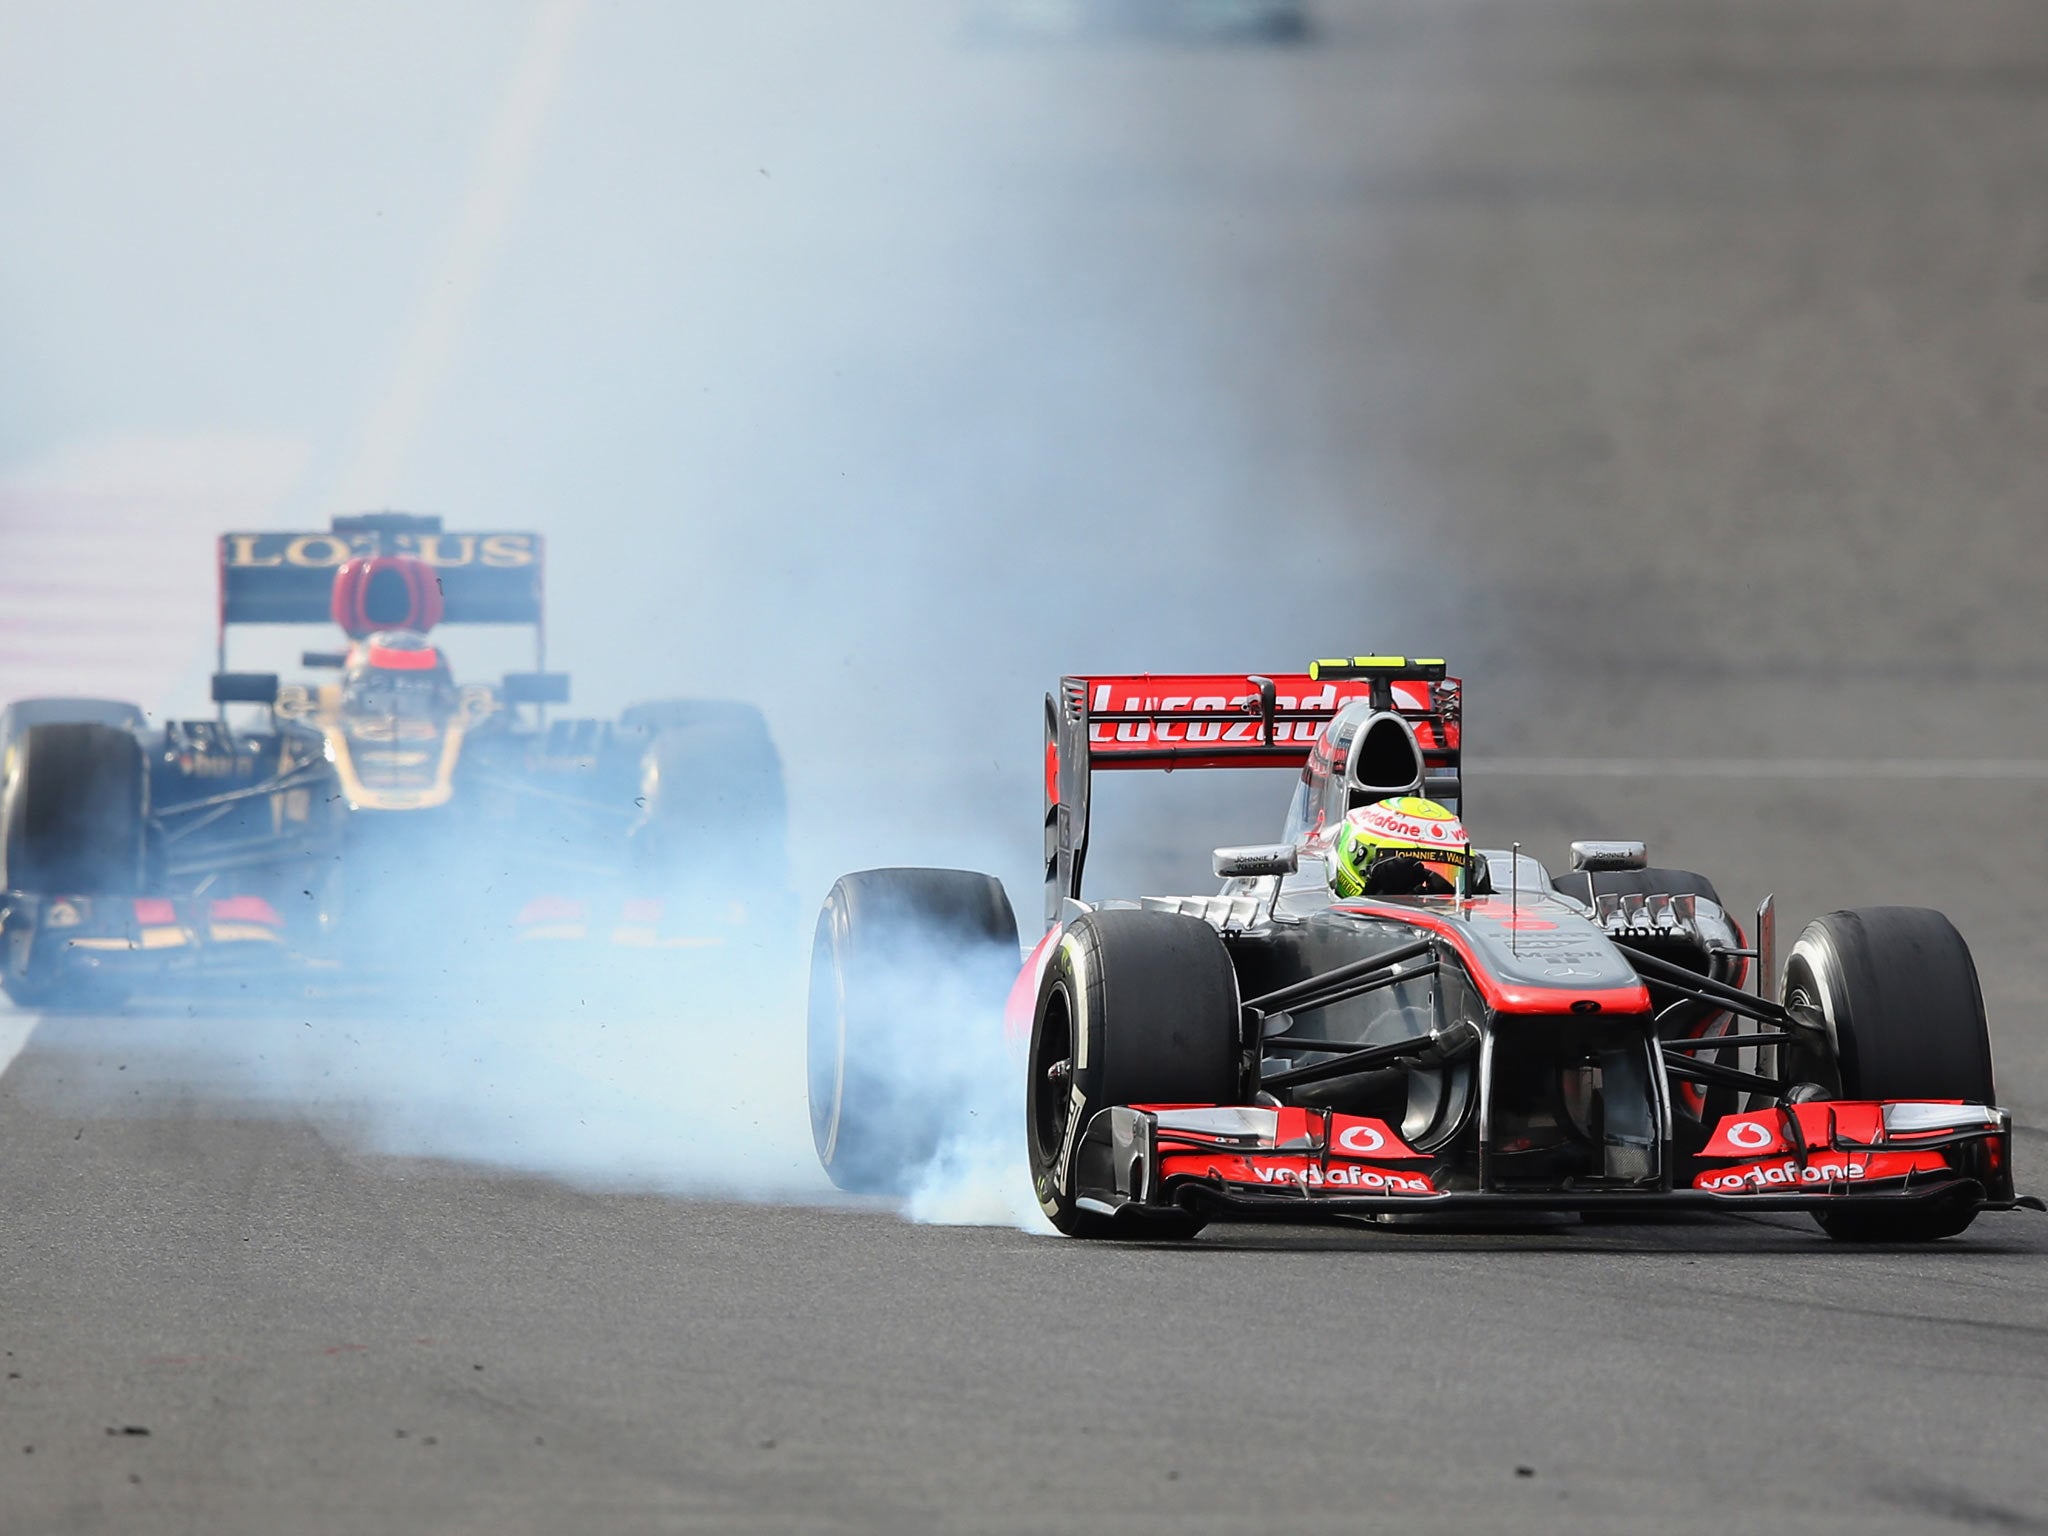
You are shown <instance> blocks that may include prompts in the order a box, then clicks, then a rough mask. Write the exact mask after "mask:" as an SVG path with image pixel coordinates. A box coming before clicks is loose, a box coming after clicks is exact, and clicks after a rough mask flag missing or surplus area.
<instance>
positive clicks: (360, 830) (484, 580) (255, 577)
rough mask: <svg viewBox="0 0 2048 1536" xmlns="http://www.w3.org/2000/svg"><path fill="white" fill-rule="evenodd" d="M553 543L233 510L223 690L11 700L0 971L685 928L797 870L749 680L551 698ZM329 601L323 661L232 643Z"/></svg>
mask: <svg viewBox="0 0 2048 1536" xmlns="http://www.w3.org/2000/svg"><path fill="white" fill-rule="evenodd" d="M542 554H543V546H542V541H541V538H540V536H539V535H538V534H533V533H513V532H484V533H448V532H445V531H443V529H442V526H441V520H440V519H439V518H436V517H421V516H414V515H408V514H404V513H391V512H380V513H372V514H367V515H364V516H357V517H339V518H336V519H334V521H333V525H332V527H331V528H329V529H328V530H327V531H326V532H323V533H305V534H292V533H230V534H226V535H224V536H223V537H222V538H221V541H220V615H221V627H220V636H219V647H218V652H219V655H218V667H219V670H218V671H217V672H216V674H215V676H214V678H213V688H212V692H213V698H214V701H215V702H216V704H217V705H218V706H219V712H218V714H217V715H216V716H215V717H214V718H211V719H202V720H174V721H169V722H167V723H164V724H163V725H161V726H158V727H152V726H150V725H149V724H148V723H147V722H146V721H145V718H144V716H143V713H142V711H141V710H139V709H137V708H136V707H135V706H134V705H132V704H123V703H117V702H113V701H107V700H93V699H35V700H26V701H22V702H18V703H15V704H13V705H10V706H9V707H8V708H7V709H6V710H5V711H4V712H0V754H4V759H0V761H4V786H0V831H4V847H0V987H4V988H5V990H6V992H7V993H8V995H9V996H10V997H12V998H14V999H15V1000H17V1001H19V1002H24V1003H32V1004H49V1003H52V1002H58V1001H65V1000H91V1001H94V1002H105V1001H106V1000H108V998H109V997H110V996H119V995H121V994H125V993H128V992H131V991H134V990H137V989H139V988H143V987H147V986H161V985H165V984H176V983H178V982H180V981H196V980H199V979H202V978H204V977H206V976H209V975H211V976H230V975H241V976H246V975H247V974H248V973H249V972H250V971H251V970H255V971H258V972H260V973H263V974H271V973H274V972H275V971H276V970H277V968H278V967H279V966H281V965H283V966H289V965H292V964H305V965H311V966H329V967H335V966H343V965H346V966H348V967H349V968H350V970H351V972H352V973H353V974H358V975H360V974H363V973H365V972H366V971H371V970H374V969H375V968H376V966H377V965H378V964H379V963H381V962H383V961H385V960H390V959H398V958H403V959H411V960H415V961H416V960H419V959H421V958H424V957H429V956H431V957H434V958H435V959H436V960H437V961H452V960H458V959H460V958H462V957H464V956H465V955H468V956H470V957H472V958H474V957H476V956H478V955H480V954H481V953H483V952H486V951H493V952H494V946H493V945H492V943H491V941H492V940H494V939H496V938H500V937H502V938H505V939H507V940H508V941H522V940H523V941H531V942H533V943H546V942H547V941H551V940H578V939H593V940H600V941H604V942H608V943H612V944H620V945H627V946H632V947H638V948H657V949H658V948H687V947H701V946H705V945H711V944H717V943H720V942H722V941H723V940H724V938H725V937H727V935H728V931H729V930H730V928H731V926H732V924H733V923H734V922H735V921H737V920H738V919H739V918H740V917H743V916H744V898H745V897H746V896H747V895H749V894H751V893H753V892H754V890H755V888H756V887H760V888H763V889H767V890H771V891H772V890H777V889H780V890H785V891H786V874H785V873H784V869H785V851H784V847H783V839H784V834H783V826H784V819H785V811H784V805H783V790H782V777H781V763H780V760H779V758H778V756H777V754H776V750H775V746H774V743H773V741H772V740H771V739H770V737H769V734H768V730H767V726H766V724H765V722H764V721H763V720H762V718H761V716H760V714H759V712H758V711H756V710H755V709H754V708H752V707H751V706H750V705H745V704H738V703H731V702H725V701H716V700H672V701H665V702H660V703H651V704H639V705H635V706H633V707H632V708H630V709H627V710H626V711H625V712H624V713H623V714H622V715H621V716H620V718H619V719H617V720H616V721H607V720H574V719H556V720H549V719H548V718H547V707H548V706H549V705H557V704H561V703H563V702H565V701H566V700H567V697H568V679H567V678H566V677H565V676H563V675H561V674H559V673H551V672H548V671H546V670H544V668H545V646H544V633H545V632H544V629H543V626H542V609H541V590H542V587H541V577H542ZM328 622H332V623H333V624H335V625H336V626H338V627H339V629H340V630H341V632H342V635H343V638H344V641H345V644H344V645H343V647H342V648H340V649H336V650H332V651H309V652H307V653H305V655H304V657H303V658H302V660H303V664H304V665H305V666H307V667H308V668H310V669H313V670H314V671H316V672H324V673H326V674H327V675H328V676H329V677H330V678H331V679H332V680H331V681H314V682H304V683H281V682H280V680H279V678H278V677H277V676H276V674H274V673H252V672H235V671H230V670H229V669H228V666H227V650H228V637H229V634H230V632H231V631H232V630H235V629H237V628H239V627H240V626H245V625H276V624H282V625H300V624H313V623H328ZM444 623H445V624H449V625H459V624H494V625H515V626H521V627H524V628H527V629H530V630H531V632H532V635H533V641H534V651H535V658H536V663H535V664H536V670H534V671H531V672H515V673H512V674H509V675H507V676H505V677H503V678H501V679H500V680H498V681H496V682H457V680H456V677H455V675H454V673H453V671H452V669H451V661H450V657H449V655H448V653H447V652H445V651H444V650H443V649H442V647H441V645H440V642H439V639H438V636H437V634H436V633H435V632H436V630H437V629H438V627H439V626H440V625H442V624H444ZM231 706H247V707H249V709H252V710H256V711H260V714H258V715H256V716H255V718H253V719H244V720H241V721H239V722H237V721H233V720H231V719H230V716H229V709H230V707H231ZM742 870H744V871H748V872H751V874H752V876H753V879H752V881H751V883H750V882H749V881H748V880H747V879H746V878H745V877H744V876H743V875H741V874H740V873H739V871H742Z"/></svg>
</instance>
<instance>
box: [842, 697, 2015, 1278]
mask: <svg viewBox="0 0 2048 1536" xmlns="http://www.w3.org/2000/svg"><path fill="white" fill-rule="evenodd" d="M1462 699H1463V690H1462V687H1461V686H1460V683H1459V681H1458V679H1456V678H1454V677H1451V676H1449V675H1448V674H1447V671H1446V668H1445V666H1444V664H1443V663H1442V662H1441V661H1410V660H1408V659H1407V658H1403V657H1356V658H1351V659H1348V660H1343V661H1336V662H1319V663H1317V664H1316V665H1315V666H1313V667H1311V668H1310V670H1309V671H1308V672H1307V673H1306V674H1305V675H1304V674H1295V675H1279V674H1276V675H1274V676H1270V677H1265V676H1257V675H1242V676H1231V675H1201V676H1152V675H1139V676H1109V677H1105V676H1092V677H1068V678H1064V679H1062V680H1061V684H1060V688H1059V691H1058V692H1057V693H1056V694H1052V695H1049V696H1048V697H1047V699H1046V746H1045V751H1046V762H1045V873H1046V910H1045V920H1046V929H1045V934H1044V937H1043V938H1041V939H1040V940H1039V942H1038V943H1037V945H1036V946H1035V947H1034V948H1033V949H1032V951H1031V953H1030V954H1029V955H1028V956H1027V957H1025V958H1024V960H1023V963H1022V967H1021V970H1020V969H1019V965H1018V941H1017V927H1016V920H1015V918H1014V916H1013V915H1012V912H1011V908H1010V904H1009V902H1008V900H1007V898H1006V897H1005V895H1004V892H1003V889H1002V887H1001V885H1000V884H999V883H997V882H996V881H995V880H993V879H992V878H991V877H989V876H987V875H982V874H977V873H974V872H971V871H965V870H946V869H883V870H867V871H863V872H861V873H858V874H852V875H848V876H846V877H844V878H843V879H842V880H841V881H840V882H839V883H838V885H836V886H835V887H834V888H833V890H832V893H831V895H830V897H829V898H828V899H827V901H826V904H825V909H824V912H823V913H822V915H821V916H820V918H819V920H818V928H817V937H816V940H815V946H814V949H813V953H812V970H811V1004H810V1020H809V1057H810V1097H811V1118H812V1130H813V1134H814V1137H815V1140H816V1143H817V1147H818V1153H819V1157H820V1160H821V1161H822V1162H823V1164H824V1166H825V1168H826V1171H827V1172H828V1173H829V1174H830V1175H831V1176H832V1178H833V1179H834V1180H835V1181H836V1182H838V1183H839V1184H841V1185H842V1186H843V1187H847V1188H851V1189H856V1190H872V1191H890V1190H901V1189H903V1188H905V1187H907V1186H910V1185H912V1184H914V1183H915V1181H916V1179H917V1178H918V1176H919V1173H920V1170H921V1169H922V1168H923V1167H924V1166H925V1165H926V1164H927V1163H929V1162H930V1161H931V1160H932V1159H933V1158H934V1157H936V1156H938V1155H940V1154H941V1153H942V1152H943V1150H944V1145H945V1140H946V1137H947V1135H948V1134H949V1127H953V1126H958V1125H959V1124H960V1123H961V1117H962V1114H963V1112H964V1113H966V1114H971V1115H976V1116H986V1115H989V1114H992V1113H997V1112H998V1111H993V1110H991V1109H990V1107H989V1106H987V1105H985V1104H981V1103H978V1102H973V1101H971V1100H967V1099H964V1098H962V1097H961V1088H960V1086H959V1084H958V1083H957V1081H956V1078H957V1074H953V1073H949V1072H948V1070H947V1063H948V1062H949V1061H950V1060H953V1059H957V1058H959V1057H961V1056H962V1055H972V1054H974V1053H975V1051H976V1049H977V1048H976V1046H975V1044H974V1042H975V1040H976V1039H977V1038H985V1037H989V1036H993V1035H995V1034H996V1033H997V1032H998V1030H1000V1031H1001V1032H1002V1033H1004V1034H1006V1035H1007V1036H1008V1038H1009V1039H1010V1040H1011V1041H1012V1042H1013V1043H1014V1044H1015V1046H1016V1047H1018V1048H1019V1049H1020V1053H1021V1056H1022V1064H1023V1074H1022V1075H1023V1079H1024V1083H1023V1090H1024V1091H1023V1095H1022V1097H1023V1099H1024V1110H1025V1113H1024V1126H1023V1129H1024V1133H1025V1135H1024V1139H1025V1142H1026V1151H1027V1155H1028V1159H1029V1166H1030V1171H1031V1176H1032V1181H1033V1185H1034V1188H1035V1191H1036V1194H1037V1197H1038V1202H1039V1205H1040V1207H1041V1208H1042V1209H1043V1211H1044V1213H1045V1216H1046V1218H1047V1219H1048V1220H1049V1221H1050V1222H1051V1223H1052V1224H1053V1225H1054V1226H1055V1227H1056V1228H1058V1229H1059V1230H1060V1231H1061V1232H1063V1233H1066V1234H1068V1235H1070V1236H1074V1237H1110V1238H1186V1237H1190V1236H1192V1235H1193V1234H1194V1233H1195V1232H1197V1231H1199V1230H1200V1229H1201V1228H1202V1226H1204V1225H1205V1224H1206V1223H1208V1222H1210V1221H1215V1220H1252V1219H1259V1218H1270V1219H1280V1220H1287V1221H1300V1220H1308V1219H1315V1218H1343V1217H1353V1218H1368V1219H1371V1218H1383V1217H1401V1216H1411V1215H1416V1214H1422V1213H1428V1212H1442V1213H1451V1214H1457V1215H1460V1216H1478V1215H1484V1214H1486V1213H1495V1214H1498V1213H1501V1212H1531V1211H1564V1212H1570V1211H1577V1212H1584V1213H1589V1214H1599V1215H1603V1216H1610V1217H1626V1216H1629V1215H1632V1214H1633V1215H1644V1214H1653V1213H1656V1212H1660V1211H1668V1210H1674V1209H1678V1210H1722V1211H1759V1210H1771V1211H1805V1212H1809V1213H1811V1214H1812V1215H1813V1216H1814V1217H1815V1218H1816V1219H1817V1220H1818V1221H1819V1223H1820V1225H1821V1226H1822V1227H1823V1228H1824V1229H1825V1230H1826V1231H1827V1232H1828V1234H1829V1235H1830V1236H1833V1237H1836V1238H1841V1239H1851V1240H1856V1239H1875V1240H1885V1241H1926V1240H1932V1239H1937V1238H1943V1237H1948V1236H1952V1235H1954V1234H1956V1233H1958V1232H1961V1231H1962V1230H1963V1229H1964V1228H1965V1227H1967V1226H1969V1225H1970V1223H1971V1222H1972V1221H1973V1220H1974V1219H1975V1217H1976V1216H1977V1214H1978V1213H1979V1212H1980V1211H1983V1210H1987V1209H2001V1210H2002V1209H2012V1208H2014V1207H2015V1206H2017V1205H2031V1206H2033V1207H2035V1208H2043V1207H2041V1205H2040V1202H2038V1201H2035V1200H2031V1199H2023V1198H2020V1197H2017V1196H2016V1195H2015V1193H2014V1188H2013V1170H2012V1117H2011V1116H2010V1115H2009V1114H2008V1113H2007V1112H2005V1111H2004V1110H2001V1109H1999V1108H1997V1107H1996V1098H1995V1091H1994V1087H1993V1080H1992V1072H1991V1043H1990V1036H1989V1031H1988V1028H1987V1025H1986V1021H1985V1014H1984V1000H1983V995H1982V992H1981V990H1980V988H1979V986H1978V981H1977V972H1976V968H1975V965H1974V963H1973V961H1972V960H1971V957H1970V952H1969V949H1968V947H1967V945H1966V944H1965V943H1964V942H1963V939H1962V937H1961V936H1960V935H1959V934H1958V933H1957V932H1956V929H1955V928H1954V926H1953V925H1952V924H1951V923H1950V922H1949V921H1948V919H1947V918H1946V917H1944V916H1942V915H1941V914H1940V913H1939V912H1933V911H1928V910H1924V909H1921V908H1906V907H1873V908H1862V909H1856V910H1850V911H1842V912H1833V913H1830V914H1828V915H1827V916H1825V917H1822V918H1820V919H1818V920H1817V921H1815V922H1813V923H1812V924H1810V925H1808V927H1807V928H1806V929H1805V931H1804V932H1803V933H1802V934H1801V935H1800V937H1799V940H1798V942H1797V943H1796V944H1795V945H1794V946H1793V948H1792V950H1791V952H1790V953H1789V955H1788V956H1787V957H1786V961H1785V965H1784V968H1783V971H1782V973H1780V972H1779V971H1778V968H1777V963H1776V959H1777V957H1776V939H1775V926H1774V917H1773V908H1772V904H1771V903H1770V902H1769V901H1768V900H1767V901H1766V902H1765V903H1764V905H1763V906H1762V907H1761V909H1760V910H1759V911H1758V914H1757V921H1756V929H1755V938H1754V941H1752V939H1751V938H1750V937H1749V936H1748V935H1745V934H1744V933H1743V931H1742V929H1741V927H1740V925H1739V924H1738V923H1737V922H1736V920H1735V919H1734V917H1733V916H1732V915H1731V914H1730V913H1729V912H1728V910H1727V909H1726V908H1725V907H1724V906H1723V905H1722V903H1721V899H1720V896H1719V894H1718V893H1717V892H1716V890H1715V888H1714V886H1713V884H1712V883H1711V882H1710V881H1709V880H1707V879H1706V878H1705V877H1704V876H1702V875H1699V874H1696V873H1694V872H1692V871H1689V870H1677V869H1653V868H1651V867H1649V864H1648V859H1647V855H1646V853H1645V850H1644V848H1643V845H1642V844H1641V843H1635V842H1580V843H1575V844H1573V846H1572V873H1570V874H1565V875H1559V876H1555V877H1553V876H1552V874H1551V873H1550V871H1549V870H1547V869H1546V868H1544V866H1543V865H1542V864H1541V863H1539V862H1538V861H1537V860H1535V859H1533V858H1530V857H1528V856H1527V855H1525V854H1523V853H1521V851H1520V849H1519V848H1494V849H1485V850H1479V849H1472V848H1470V847H1469V845H1468V844H1467V842H1466V836H1465V832H1464V830H1463V827H1462V825H1461V820H1460V818H1462V815H1463V807H1464V798H1465V796H1464V779H1463V771H1462V762H1463V727H1462V716H1463V707H1462ZM1273 767H1281V768H1294V769H1298V770H1299V775H1300V776H1299V778H1298V780H1297V781H1296V783H1295V786H1294V792H1293V796H1292V799H1291V801H1290V803H1289V806H1288V810H1287V815H1286V819H1285V822H1284V824H1283V827H1282V832H1281V837H1280V839H1279V841H1278V842H1276V843H1273V844H1270V845H1260V846H1256V847H1241V848H1219V849H1217V850H1215V853H1214V868H1215V871H1216V874H1217V875H1218V876H1219V877H1221V878H1222V880H1223V884H1222V887H1221V889H1220V890H1216V891H1212V892H1210V893H1204V894H1194V895H1166V896H1149V897H1145V898H1142V899H1140V900H1135V901H1133V900H1112V901H1103V900H1094V901H1084V900H1083V899H1082V895H1081V876H1082V869H1083V865H1084V863H1085V862H1086V857H1087V852H1088V842H1089V804H1090V799H1091V794H1090V783H1091V781H1092V778H1093V775H1094V774H1095V773H1096V772H1097V771H1100V770H1109V769H1140V770H1146V769H1149V770H1158V771H1166V772H1172V771H1175V770H1177V769H1191V768H1207V769H1250V768H1273ZM1409 797H1426V799H1423V798H1409ZM1375 817H1377V818H1379V822H1380V823H1381V824H1383V825H1384V827H1385V828H1390V829H1392V830H1390V831H1388V832H1387V834H1386V835H1387V837H1388V838H1390V839H1391V841H1390V842H1389V843H1388V844H1387V846H1388V847H1389V848H1391V849H1392V850H1393V851H1392V853H1391V854H1390V856H1389V857H1388V858H1387V859H1386V860H1385V861H1384V862H1385V863H1386V865H1387V867H1388V870H1389V873H1390V876H1391V877H1392V878H1390V879H1389V880H1388V881H1387V882H1386V883H1375V880H1376V877H1377V872H1378V871H1379V869H1380V865H1379V864H1377V863H1375V864H1372V865H1371V866H1370V868H1371V870H1372V871H1373V874H1374V878H1367V879H1360V878H1357V876H1358V871H1357V870H1356V869H1355V868H1354V867H1353V866H1352V864H1351V863H1350V862H1349V855H1348V854H1347V852H1346V851H1345V850H1346V849H1347V848H1348V847H1349V837H1350V833H1349V829H1352V828H1354V827H1356V826H1358V825H1364V824H1371V823H1372V822H1373V819H1374V818H1375ZM1360 818H1364V821H1363V822H1361V821H1360ZM1433 839H1434V841H1433ZM1432 859H1436V860H1443V861H1448V862H1446V864H1445V867H1446V868H1447V869H1450V870H1452V871H1453V875H1452V877H1450V878H1441V877H1439V878H1437V879H1436V880H1434V881H1425V880H1422V879H1419V878H1417V877H1418V875H1419V874H1420V873H1422V872H1423V871H1425V870H1428V869H1431V868H1433V867H1434V866H1431V865H1430V864H1429V862H1428V861H1430V860H1432ZM1752 974H1754V976H1755V977H1756V978H1757V980H1756V985H1755V986H1754V988H1753V989H1751V988H1749V987H1748V986H1746V985H1745V984H1746V982H1748V980H1749V978H1750V977H1751V976H1752ZM1006 999H1007V1001H1006ZM999 1021H1000V1022H999Z"/></svg>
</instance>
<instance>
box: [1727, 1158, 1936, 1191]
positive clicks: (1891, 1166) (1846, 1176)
mask: <svg viewBox="0 0 2048 1536" xmlns="http://www.w3.org/2000/svg"><path fill="white" fill-rule="evenodd" d="M1948 1166H1949V1165H1948V1163H1947V1162H1946V1161H1945V1160H1944V1159H1943V1158H1941V1157H1938V1156H1936V1155H1934V1154H1932V1153H1926V1152H1849V1153H1840V1152H1834V1153H1827V1154H1824V1155H1821V1156H1817V1157H1812V1158H1809V1159H1807V1161H1806V1162H1804V1163H1801V1162H1800V1161H1799V1160H1798V1159H1797V1158H1791V1157H1786V1158H1780V1159H1772V1160H1769V1161H1758V1162H1754V1163H1751V1164H1749V1165H1748V1166H1747V1167H1743V1168H1724V1169H1722V1170H1720V1171H1719V1172H1715V1173H1703V1174H1701V1175H1700V1176H1699V1177H1698V1178H1696V1179H1694V1180H1693V1181H1692V1184H1693V1188H1694V1189H1703V1190H1705V1191H1707V1192H1708V1193H1709V1194H1716V1195H1755V1194H1781V1193H1787V1192H1790V1191H1793V1190H1799V1189H1813V1188H1816V1187H1823V1186H1827V1185H1832V1184H1859V1183H1863V1182H1865V1181H1868V1180H1871V1179H1902V1178H1904V1177H1905V1176H1906V1175H1907V1174H1909V1173H1940V1172H1943V1171H1945V1170H1947V1168H1948Z"/></svg>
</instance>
